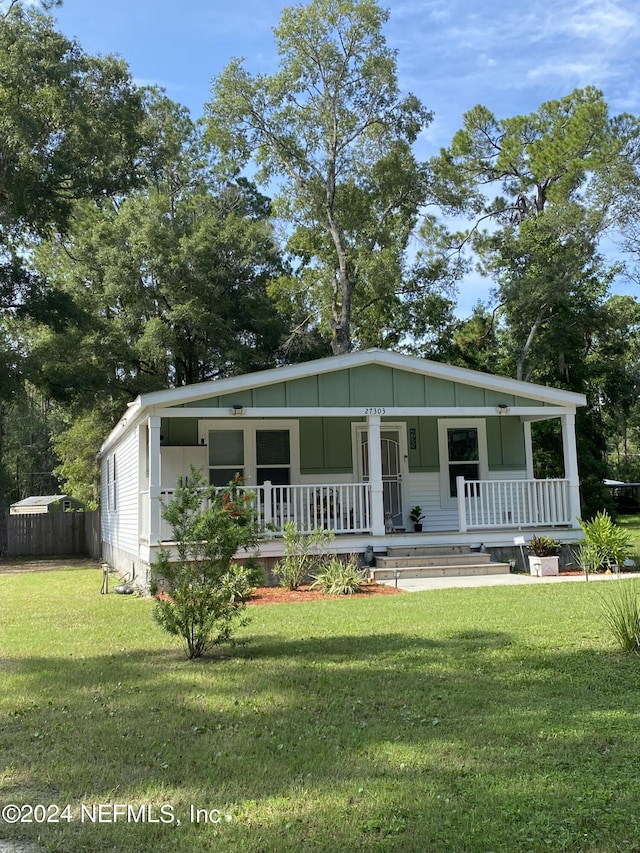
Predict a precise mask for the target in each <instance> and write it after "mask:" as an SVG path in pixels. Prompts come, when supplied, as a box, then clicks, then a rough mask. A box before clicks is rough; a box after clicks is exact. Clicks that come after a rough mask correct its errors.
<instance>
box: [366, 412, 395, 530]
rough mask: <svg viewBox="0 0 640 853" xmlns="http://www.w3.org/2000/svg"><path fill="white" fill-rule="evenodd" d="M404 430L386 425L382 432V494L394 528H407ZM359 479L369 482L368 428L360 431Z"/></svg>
mask: <svg viewBox="0 0 640 853" xmlns="http://www.w3.org/2000/svg"><path fill="white" fill-rule="evenodd" d="M404 436H405V433H404V427H400V426H397V427H396V426H388V425H387V424H383V425H382V427H381V429H380V453H381V456H382V490H383V492H382V493H383V501H384V515H385V519H388V518H389V515H390V516H391V520H392V522H393V526H394V527H404V526H405V525H404V511H403V499H402V490H403V482H404V481H403V476H402V475H403V469H404V460H405V458H406V449H405V444H406V442H405V441H404ZM357 448H358V476H359V478H360V481H361V482H363V483H366V482H368V481H369V433H368V432H367V429H366V427H359V428H358V441H357Z"/></svg>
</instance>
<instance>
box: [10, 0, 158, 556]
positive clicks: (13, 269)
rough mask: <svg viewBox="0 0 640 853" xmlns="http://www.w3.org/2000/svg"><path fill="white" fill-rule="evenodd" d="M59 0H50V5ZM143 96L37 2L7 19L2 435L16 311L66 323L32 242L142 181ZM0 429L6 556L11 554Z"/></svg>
mask: <svg viewBox="0 0 640 853" xmlns="http://www.w3.org/2000/svg"><path fill="white" fill-rule="evenodd" d="M53 5H55V3H53V2H49V3H43V4H42V7H43V8H45V9H46V8H49V7H51V6H53ZM141 117H142V103H141V98H140V95H139V92H138V90H137V89H136V88H135V87H134V86H133V84H132V82H131V78H130V76H129V73H128V70H127V68H126V66H125V64H124V63H123V62H122V61H120V60H116V59H114V58H113V57H108V56H107V57H91V56H88V55H87V54H85V53H84V52H83V51H82V50H81V48H80V47H79V45H78V44H77V43H76V42H75V41H71V40H69V39H67V38H66V37H65V36H63V35H62V34H60V33H58V32H56V30H55V28H54V22H53V19H52V18H51V17H49V16H48V15H47V14H45V13H44V12H42V11H40V10H39V9H38V8H37V7H35V6H29V7H26V6H25V5H24V4H22V3H20V2H12V3H10V5H9V7H8V9H7V10H6V11H5V12H4V14H3V15H2V16H1V17H0V162H1V163H2V168H1V169H0V362H2V363H3V364H2V366H3V367H4V368H6V371H5V373H4V376H3V379H2V381H1V386H2V387H0V433H1V432H2V429H3V427H2V422H3V419H4V408H5V406H6V401H7V398H8V394H9V390H10V389H8V388H7V386H8V385H9V386H11V385H12V386H13V387H14V388H15V387H17V386H19V384H20V381H21V369H22V358H21V356H22V348H21V346H20V345H19V342H18V340H17V338H16V336H15V334H14V330H13V328H12V323H13V321H14V319H15V318H16V317H19V316H24V315H29V314H30V313H31V314H34V315H36V314H37V315H38V316H40V317H41V316H43V314H47V313H49V309H53V310H52V311H51V315H52V317H53V318H54V319H55V320H56V321H58V320H60V321H63V317H62V316H61V315H60V314H59V313H58V308H59V303H57V300H56V297H55V294H52V293H51V292H50V290H49V289H48V288H47V284H46V282H44V281H43V280H42V279H41V278H40V277H39V276H38V275H37V274H36V273H35V272H34V271H33V270H30V269H29V268H28V261H29V258H30V254H31V250H32V248H33V245H34V243H35V242H37V241H38V240H40V239H42V238H43V237H44V236H46V235H48V234H50V233H52V232H64V230H65V229H66V228H67V226H68V223H69V217H70V215H71V211H72V209H73V205H74V202H75V200H76V199H78V198H101V197H103V196H104V194H105V193H106V194H115V193H117V192H121V191H123V190H124V189H126V188H127V187H128V186H130V185H131V184H132V182H133V181H134V180H135V177H136V175H135V171H136V168H135V167H136V162H135V159H136V155H137V151H138V148H139V144H140V139H139V133H138V131H139V122H140V119H141ZM4 468H5V466H4V465H3V461H2V437H1V435H0V554H3V553H4V552H5V551H6V517H5V483H4V482H3V476H2V472H3V471H4Z"/></svg>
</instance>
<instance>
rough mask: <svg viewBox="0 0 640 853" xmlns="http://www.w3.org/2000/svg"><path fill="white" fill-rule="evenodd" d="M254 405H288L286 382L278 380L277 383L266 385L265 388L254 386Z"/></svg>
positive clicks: (263, 406) (264, 406) (265, 406)
mask: <svg viewBox="0 0 640 853" xmlns="http://www.w3.org/2000/svg"><path fill="white" fill-rule="evenodd" d="M253 405H254V406H256V407H258V408H260V407H262V408H267V407H276V406H277V407H280V406H286V405H287V394H286V384H285V383H284V382H277V383H276V384H275V385H265V386H264V388H254V389H253Z"/></svg>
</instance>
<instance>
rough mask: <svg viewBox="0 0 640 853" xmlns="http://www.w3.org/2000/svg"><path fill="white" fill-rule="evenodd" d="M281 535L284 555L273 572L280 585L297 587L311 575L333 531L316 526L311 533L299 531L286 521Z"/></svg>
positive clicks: (290, 522)
mask: <svg viewBox="0 0 640 853" xmlns="http://www.w3.org/2000/svg"><path fill="white" fill-rule="evenodd" d="M283 537H284V538H283V542H284V557H282V558H281V559H280V560H279V561H278V563H277V564H276V566H275V568H274V570H273V573H274V575H275V576H276V577H277V578H278V581H279V583H280V586H283V587H285V588H286V589H298V587H299V586H300V584H301V583H302V582H303V581H304V580H305V578H308V577H312V576H313V572H314V570H315V568H316V567H317V566H318V565H319V562H320V561H321V560H322V558H323V555H324V549H325V547H326V546H327V545H328V544H329V543H330V542H331V540H332V539H333V531H332V530H323V529H321V528H318V529H317V530H314V531H313V533H301V532H300V531H299V530H298V528H297V527H296V525H295V524H294V522H293V521H288V522H287V523H286V524H285V526H284V528H283Z"/></svg>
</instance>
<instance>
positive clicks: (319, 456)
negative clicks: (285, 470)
mask: <svg viewBox="0 0 640 853" xmlns="http://www.w3.org/2000/svg"><path fill="white" fill-rule="evenodd" d="M322 420H323V419H322V418H301V420H300V472H301V473H302V474H315V473H317V472H319V471H322V470H323V469H324V438H323V432H322Z"/></svg>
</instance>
